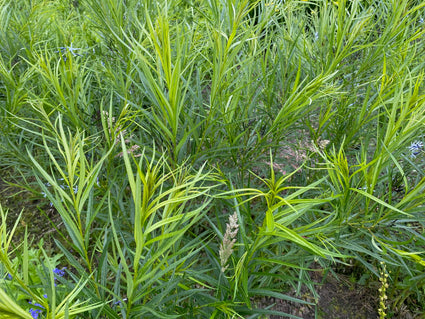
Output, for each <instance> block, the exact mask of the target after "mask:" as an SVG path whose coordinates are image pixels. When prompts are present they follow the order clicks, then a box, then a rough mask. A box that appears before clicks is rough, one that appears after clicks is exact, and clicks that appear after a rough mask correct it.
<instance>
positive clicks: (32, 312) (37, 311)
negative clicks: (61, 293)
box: [28, 301, 44, 319]
mask: <svg viewBox="0 0 425 319" xmlns="http://www.w3.org/2000/svg"><path fill="white" fill-rule="evenodd" d="M28 303H29V304H30V305H34V306H36V307H40V308H43V309H44V307H43V306H42V305H40V304H39V303H37V302H35V303H32V302H31V301H29V302H28ZM41 312H42V310H41V309H34V308H31V309H30V310H29V313H30V315H31V317H33V318H34V319H37V318H38V315H39V314H41Z"/></svg>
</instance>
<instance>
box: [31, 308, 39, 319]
mask: <svg viewBox="0 0 425 319" xmlns="http://www.w3.org/2000/svg"><path fill="white" fill-rule="evenodd" d="M29 313H30V315H31V317H33V318H34V319H37V318H38V315H39V314H40V313H41V310H40V309H33V308H31V309H30V310H29Z"/></svg>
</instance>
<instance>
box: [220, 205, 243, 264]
mask: <svg viewBox="0 0 425 319" xmlns="http://www.w3.org/2000/svg"><path fill="white" fill-rule="evenodd" d="M238 230H239V224H238V215H237V214H236V212H235V213H234V214H233V215H230V216H229V223H228V224H226V233H225V234H224V237H223V241H222V243H221V244H220V251H219V255H220V265H221V271H222V272H225V271H226V269H227V267H228V265H227V261H228V260H229V257H230V256H231V255H232V253H233V245H234V244H235V242H236V239H235V237H236V235H237V234H238Z"/></svg>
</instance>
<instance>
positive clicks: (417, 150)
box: [408, 141, 424, 158]
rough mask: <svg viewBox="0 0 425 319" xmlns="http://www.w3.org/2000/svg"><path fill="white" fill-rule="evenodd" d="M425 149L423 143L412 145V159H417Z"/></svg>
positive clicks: (413, 143)
mask: <svg viewBox="0 0 425 319" xmlns="http://www.w3.org/2000/svg"><path fill="white" fill-rule="evenodd" d="M423 147H424V143H422V142H421V141H415V142H412V144H410V146H409V147H408V148H409V151H410V157H412V158H416V156H417V155H419V153H420V152H421V151H422V148H423Z"/></svg>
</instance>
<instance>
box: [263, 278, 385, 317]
mask: <svg viewBox="0 0 425 319" xmlns="http://www.w3.org/2000/svg"><path fill="white" fill-rule="evenodd" d="M312 279H313V280H314V282H315V284H316V286H315V290H316V293H317V295H318V298H317V300H316V299H315V297H314V296H313V294H312V293H311V292H310V291H309V290H308V289H307V288H303V289H302V292H301V297H300V296H297V295H296V294H295V293H294V292H293V293H287V295H289V296H291V297H294V298H298V299H302V300H305V301H307V302H310V303H313V304H314V305H305V304H299V303H296V302H291V301H286V300H276V299H274V298H265V299H263V300H262V301H261V304H262V305H263V306H262V307H261V306H260V308H264V307H265V306H266V305H270V304H271V303H272V304H274V307H273V308H272V310H276V311H281V312H284V313H287V314H288V316H277V315H271V316H270V317H267V318H270V319H278V318H302V319H376V318H378V312H377V308H378V307H377V305H378V299H377V291H372V290H371V289H368V288H365V287H363V286H360V285H356V284H354V283H352V282H350V281H349V280H348V279H347V278H346V277H345V276H343V275H338V278H335V277H331V276H328V277H326V279H324V278H323V276H322V275H321V274H320V272H315V273H314V274H312Z"/></svg>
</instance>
